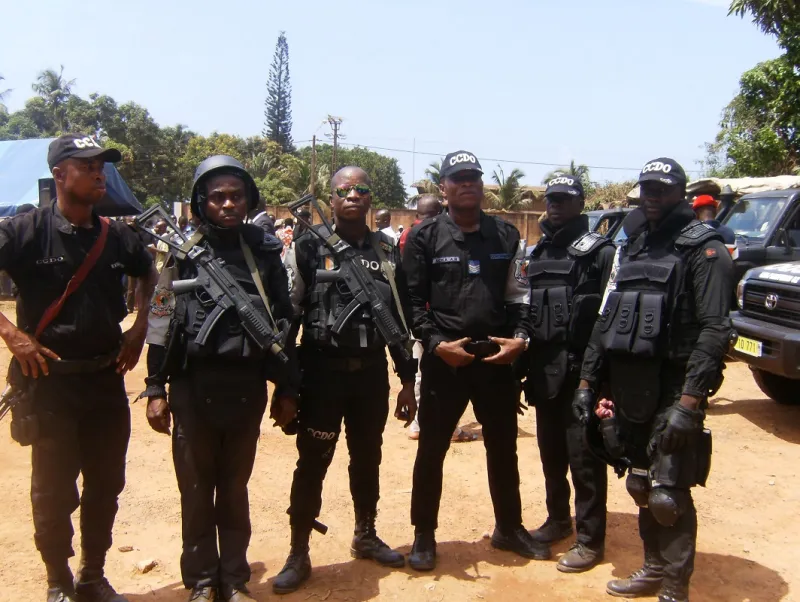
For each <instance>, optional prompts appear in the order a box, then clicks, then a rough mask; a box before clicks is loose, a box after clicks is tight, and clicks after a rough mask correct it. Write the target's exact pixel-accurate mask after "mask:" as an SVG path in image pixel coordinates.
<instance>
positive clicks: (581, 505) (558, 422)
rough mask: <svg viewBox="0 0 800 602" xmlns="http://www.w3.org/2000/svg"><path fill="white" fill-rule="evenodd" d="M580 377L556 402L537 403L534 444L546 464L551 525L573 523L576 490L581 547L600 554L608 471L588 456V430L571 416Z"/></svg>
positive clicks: (569, 382) (571, 379) (573, 378)
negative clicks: (571, 500)
mask: <svg viewBox="0 0 800 602" xmlns="http://www.w3.org/2000/svg"><path fill="white" fill-rule="evenodd" d="M578 383H579V378H578V376H577V375H574V376H573V375H570V376H568V377H567V379H566V381H565V383H564V385H563V386H562V387H561V390H560V391H559V393H558V395H556V397H554V398H553V399H547V400H537V401H536V406H535V407H536V438H537V442H538V444H539V455H540V457H541V460H542V472H543V473H544V486H545V492H546V494H547V515H548V517H549V518H550V519H552V520H556V521H563V522H567V521H569V520H570V516H571V513H570V505H569V498H570V487H569V482H568V481H567V471H569V472H570V473H571V475H572V485H573V487H574V488H575V526H576V530H577V532H578V537H577V540H578V542H580V543H582V544H585V545H587V546H589V547H590V548H593V549H598V548H602V546H603V545H604V542H605V537H606V501H607V491H608V468H607V466H606V463H605V462H603V461H602V460H600V459H599V458H597V456H595V455H594V454H592V452H591V451H590V450H589V446H588V445H587V443H586V437H585V436H584V428H583V426H582V425H581V424H580V423H579V422H578V421H577V419H576V418H575V416H574V415H573V413H572V399H573V397H574V395H575V389H576V388H577V387H578Z"/></svg>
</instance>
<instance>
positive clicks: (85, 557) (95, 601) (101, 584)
mask: <svg viewBox="0 0 800 602" xmlns="http://www.w3.org/2000/svg"><path fill="white" fill-rule="evenodd" d="M105 564H106V554H105V552H103V553H100V554H93V553H90V552H86V551H85V550H84V551H83V553H82V554H81V564H80V568H78V576H77V578H76V579H75V601H76V602H128V599H127V598H126V597H125V596H122V595H120V594H118V593H117V592H116V591H115V590H114V588H113V587H111V584H110V583H109V582H108V579H106V578H105V576H104V572H103V567H104V566H105Z"/></svg>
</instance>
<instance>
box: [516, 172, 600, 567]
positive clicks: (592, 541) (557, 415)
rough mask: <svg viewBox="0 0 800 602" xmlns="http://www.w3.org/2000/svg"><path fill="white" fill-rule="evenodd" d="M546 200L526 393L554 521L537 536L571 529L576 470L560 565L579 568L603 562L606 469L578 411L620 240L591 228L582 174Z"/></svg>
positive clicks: (551, 538)
mask: <svg viewBox="0 0 800 602" xmlns="http://www.w3.org/2000/svg"><path fill="white" fill-rule="evenodd" d="M545 201H546V203H547V204H546V208H547V219H545V220H544V221H543V222H542V223H541V224H540V227H541V229H542V238H541V239H540V240H539V242H538V243H537V244H536V247H535V248H534V250H533V253H532V254H531V256H530V259H529V263H528V266H527V276H528V280H529V282H530V285H531V320H532V322H533V344H532V345H531V348H530V350H529V351H528V354H527V355H528V357H527V358H523V359H524V363H525V368H526V370H527V380H526V381H525V396H526V398H527V400H528V403H529V404H531V405H534V406H535V407H536V438H537V441H538V443H539V453H540V455H541V458H542V470H543V472H544V480H545V491H546V492H547V520H546V521H545V523H544V524H543V525H542V526H541V527H539V529H537V530H536V531H534V532H533V534H532V535H533V537H534V539H536V540H537V541H541V542H542V543H548V544H549V543H553V542H556V541H558V540H560V539H563V538H565V537H568V536H569V535H570V534H571V533H572V522H571V520H570V509H569V496H570V490H569V483H568V482H567V469H568V468H569V471H570V472H571V473H572V483H573V485H574V486H575V524H576V527H577V530H578V537H577V541H576V543H575V545H573V546H572V548H571V549H570V550H569V552H567V553H566V554H564V556H562V557H561V558H560V559H559V561H558V566H557V568H558V570H560V571H562V572H566V573H579V572H583V571H587V570H589V569H591V568H592V567H594V566H595V565H596V564H597V563H599V562H600V561H601V560H602V559H603V547H604V542H605V534H606V488H607V475H606V472H607V467H606V464H605V462H603V461H601V460H599V459H598V458H597V457H596V456H595V455H594V454H592V453H591V451H590V450H589V449H588V447H587V446H586V443H585V440H584V436H583V427H582V426H581V424H580V423H579V422H578V421H576V420H575V419H574V418H573V415H572V398H573V396H574V394H575V389H576V388H577V387H578V382H579V376H580V368H581V361H582V359H583V352H584V350H585V349H586V345H587V343H588V342H589V336H590V335H591V334H592V327H593V326H594V322H595V319H596V316H597V311H598V309H599V308H600V301H601V299H602V293H603V290H605V287H606V283H607V282H608V277H609V275H610V273H611V266H612V263H613V260H614V245H613V244H612V243H611V241H609V240H608V239H606V238H604V237H603V236H601V235H599V234H595V233H592V232H589V220H588V218H587V217H586V216H585V215H581V211H582V210H583V204H584V192H583V185H582V184H581V182H580V180H579V179H578V178H574V177H572V176H568V175H561V176H557V177H555V178H553V179H552V180H550V181H549V182H548V183H547V190H546V192H545Z"/></svg>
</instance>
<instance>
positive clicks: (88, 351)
mask: <svg viewBox="0 0 800 602" xmlns="http://www.w3.org/2000/svg"><path fill="white" fill-rule="evenodd" d="M93 221H94V225H93V227H92V228H77V227H75V226H73V225H72V224H70V223H69V222H68V221H67V219H66V218H64V216H63V215H61V212H60V211H59V210H58V206H57V205H56V201H53V202H52V203H51V204H50V205H48V206H46V207H40V208H38V209H36V210H35V211H30V212H28V213H25V214H22V215H18V216H16V217H14V218H12V219H9V220H6V221H4V222H2V223H0V270H6V272H8V274H9V276H11V279H12V280H13V281H14V283H15V284H16V285H17V288H18V289H19V301H20V302H21V303H22V308H23V309H22V312H18V313H19V314H20V317H21V318H22V320H21V321H22V322H24V323H22V324H20V325H19V326H20V327H22V328H23V329H24V330H25V331H26V332H29V333H33V332H34V331H35V330H36V326H37V324H38V323H39V320H40V319H41V317H42V314H44V311H45V309H47V307H48V306H49V305H50V304H51V303H52V302H53V301H55V300H56V299H58V298H59V297H60V296H61V295H62V294H63V293H64V291H65V290H66V288H67V283H68V282H69V280H70V278H72V276H73V275H74V274H75V272H76V271H77V270H78V268H79V267H80V265H81V264H82V263H83V260H84V258H85V257H86V255H87V254H88V252H89V250H90V249H91V247H92V245H93V244H94V242H95V240H96V239H97V237H98V235H99V234H100V220H99V218H98V217H97V216H96V215H95V216H93ZM152 263H153V259H152V257H151V255H150V253H149V252H148V251H147V249H146V248H145V246H144V245H143V244H142V242H141V241H140V240H139V238H138V237H137V236H136V234H135V233H134V232H133V231H132V230H131V229H130V228H129V227H128V226H127V225H126V224H124V223H122V222H120V221H114V220H111V222H110V224H109V230H108V239H107V240H106V244H105V248H104V250H103V254H102V255H101V256H100V258H99V259H98V261H97V263H96V264H95V266H94V267H93V268H92V270H91V271H90V272H89V275H88V276H87V278H86V280H84V282H83V283H82V284H81V286H80V287H79V288H78V289H77V290H76V291H75V292H74V293H73V294H72V295H71V296H70V297H69V298H68V299H67V301H66V303H65V304H64V306H63V307H62V309H61V312H60V313H59V315H58V316H57V317H56V319H55V320H54V321H53V322H52V323H51V324H50V325H49V326H48V327H47V328H45V330H44V332H43V333H42V335H41V337H40V342H41V343H42V344H43V345H44V346H45V347H48V348H50V349H52V350H53V351H55V352H56V353H57V354H58V355H59V356H60V357H61V358H63V359H89V358H92V357H96V356H98V355H104V354H106V353H111V352H113V351H114V350H115V349H116V348H117V347H118V346H119V344H120V340H121V336H122V330H121V328H120V325H119V323H120V322H121V321H122V320H123V318H124V317H125V315H126V314H127V311H126V308H125V300H124V294H125V290H124V289H123V287H122V275H123V274H127V275H128V276H133V277H135V278H141V277H144V276H146V275H147V274H148V272H149V271H150V266H151V265H152Z"/></svg>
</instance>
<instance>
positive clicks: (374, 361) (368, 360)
mask: <svg viewBox="0 0 800 602" xmlns="http://www.w3.org/2000/svg"><path fill="white" fill-rule="evenodd" d="M303 359H304V360H305V361H307V362H310V366H309V367H311V366H314V365H319V366H324V367H325V368H327V369H329V370H334V371H336V372H358V371H359V370H366V369H367V368H371V367H373V366H377V365H379V364H385V363H386V356H385V355H384V354H383V353H380V354H378V353H376V354H374V355H363V356H360V357H331V356H329V355H326V354H325V353H319V352H317V353H314V352H312V353H305V354H304V355H303Z"/></svg>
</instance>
